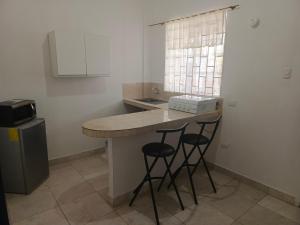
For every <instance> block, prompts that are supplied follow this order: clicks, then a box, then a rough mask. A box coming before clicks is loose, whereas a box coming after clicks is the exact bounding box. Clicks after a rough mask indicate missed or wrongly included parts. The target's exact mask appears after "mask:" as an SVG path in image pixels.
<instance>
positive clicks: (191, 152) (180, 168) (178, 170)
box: [168, 143, 196, 189]
mask: <svg viewBox="0 0 300 225" xmlns="http://www.w3.org/2000/svg"><path fill="white" fill-rule="evenodd" d="M182 145H184V143H182ZM195 149H196V146H194V147H193V148H192V149H191V151H190V152H189V154H188V155H187V157H185V159H184V161H183V163H182V164H181V165H180V166H179V167H178V168H177V169H176V171H175V172H174V173H173V177H174V179H175V178H176V177H177V176H178V175H179V173H180V171H181V170H182V168H183V167H186V166H187V165H188V164H189V163H188V160H189V159H190V157H191V156H192V154H193V153H194V151H195ZM170 187H171V183H169V185H168V189H169V188H170Z"/></svg>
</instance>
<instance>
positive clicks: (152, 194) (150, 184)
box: [144, 155, 159, 225]
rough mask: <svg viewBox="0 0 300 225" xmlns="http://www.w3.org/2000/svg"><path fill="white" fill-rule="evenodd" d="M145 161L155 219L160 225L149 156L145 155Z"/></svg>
mask: <svg viewBox="0 0 300 225" xmlns="http://www.w3.org/2000/svg"><path fill="white" fill-rule="evenodd" d="M144 160H145V165H146V170H147V175H146V176H147V180H148V182H149V187H150V191H151V198H152V203H153V208H154V214H155V219H156V224H157V225H159V218H158V212H157V207H156V202H155V197H154V191H153V186H152V181H151V176H150V169H149V165H148V160H147V156H146V155H144Z"/></svg>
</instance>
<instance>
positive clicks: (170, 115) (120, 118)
mask: <svg viewBox="0 0 300 225" xmlns="http://www.w3.org/2000/svg"><path fill="white" fill-rule="evenodd" d="M124 104H127V105H131V106H134V107H137V108H139V109H140V110H146V111H141V112H136V113H127V114H122V115H116V116H108V117H103V118H99V119H93V120H90V121H88V122H86V123H84V124H83V125H82V131H83V133H84V134H85V135H87V136H90V137H95V138H106V139H107V143H108V146H107V150H106V151H107V158H108V165H109V187H108V194H107V196H106V197H107V200H108V201H109V202H110V203H111V204H112V206H117V205H118V204H120V203H122V202H123V201H127V199H128V193H130V192H131V191H132V190H133V189H134V188H135V187H136V185H137V184H138V183H139V182H140V181H141V179H142V178H143V177H144V175H145V165H144V160H143V154H142V152H141V149H142V147H143V146H144V145H145V144H147V143H150V142H154V141H160V139H161V134H158V133H156V132H155V130H157V129H162V128H172V127H179V126H182V124H183V123H185V122H191V124H190V125H189V126H188V130H189V132H199V126H198V125H197V124H195V123H192V121H195V120H197V121H200V120H209V119H215V118H216V117H217V116H218V115H219V114H220V113H222V110H221V109H222V104H221V100H220V102H219V104H218V106H219V107H217V108H218V109H217V110H216V111H214V112H211V113H203V114H200V115H195V114H191V113H185V112H180V111H176V110H170V109H168V103H164V104H157V105H154V104H149V103H145V102H142V101H138V100H134V99H130V98H125V99H124ZM178 140H179V136H178V134H177V133H172V134H169V135H168V138H167V139H166V142H167V143H168V144H171V145H173V146H176V145H177V144H178ZM182 160H183V159H182V156H180V154H179V155H178V160H175V162H174V164H173V166H174V168H176V167H177V166H179V164H178V163H179V162H182ZM164 171H165V167H164V165H163V164H159V163H158V165H157V167H156V170H155V171H153V173H154V175H157V176H161V175H162V173H164Z"/></svg>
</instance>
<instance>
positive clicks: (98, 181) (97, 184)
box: [87, 173, 108, 191]
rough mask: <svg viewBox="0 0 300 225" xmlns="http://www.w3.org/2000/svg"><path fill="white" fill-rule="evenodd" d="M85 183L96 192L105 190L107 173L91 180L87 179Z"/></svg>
mask: <svg viewBox="0 0 300 225" xmlns="http://www.w3.org/2000/svg"><path fill="white" fill-rule="evenodd" d="M87 182H88V183H89V184H91V185H92V187H93V188H94V189H95V190H96V191H101V190H103V189H106V188H108V173H104V174H101V175H98V176H96V177H93V178H91V179H87Z"/></svg>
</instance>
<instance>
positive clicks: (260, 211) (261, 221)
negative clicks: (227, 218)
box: [238, 205, 297, 225]
mask: <svg viewBox="0 0 300 225" xmlns="http://www.w3.org/2000/svg"><path fill="white" fill-rule="evenodd" d="M238 222H240V223H241V224H243V225H297V223H295V222H293V221H291V220H289V219H287V218H285V217H283V216H281V215H279V214H277V213H275V212H273V211H271V210H269V209H266V208H264V207H262V206H259V205H256V206H255V207H253V208H252V209H250V210H249V211H248V212H247V213H246V214H245V215H244V216H242V217H241V218H240V219H239V220H238Z"/></svg>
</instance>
